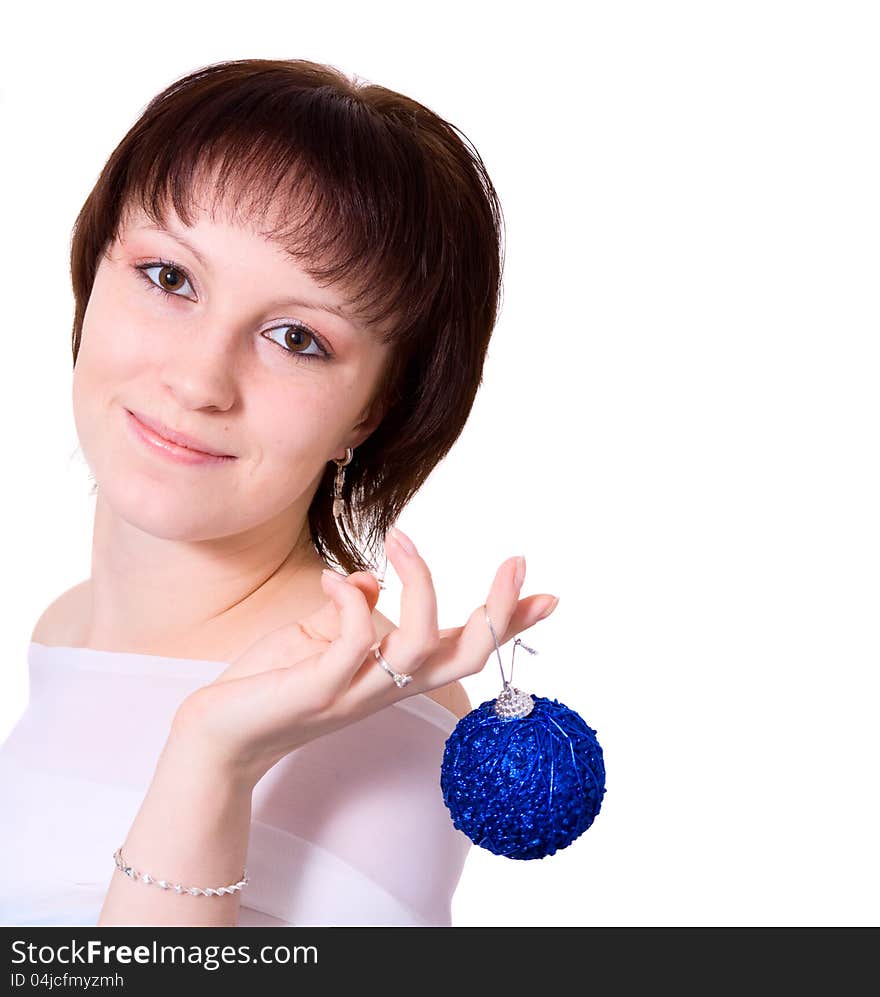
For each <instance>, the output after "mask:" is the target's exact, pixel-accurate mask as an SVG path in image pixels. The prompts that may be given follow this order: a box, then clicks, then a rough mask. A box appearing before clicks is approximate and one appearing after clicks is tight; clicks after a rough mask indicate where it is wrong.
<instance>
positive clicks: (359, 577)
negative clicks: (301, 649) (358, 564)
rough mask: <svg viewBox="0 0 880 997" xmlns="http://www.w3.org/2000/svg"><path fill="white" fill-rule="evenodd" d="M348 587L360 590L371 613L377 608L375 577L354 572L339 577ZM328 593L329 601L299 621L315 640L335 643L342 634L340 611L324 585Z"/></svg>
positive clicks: (363, 572)
mask: <svg viewBox="0 0 880 997" xmlns="http://www.w3.org/2000/svg"><path fill="white" fill-rule="evenodd" d="M339 577H340V578H342V579H343V580H344V581H345V584H346V585H353V586H354V587H355V588H357V589H359V590H360V591H361V592H362V593H363V595H364V598H365V599H366V601H367V606H368V607H369V610H370V612H371V613H372V612H373V610H374V609H375V608H376V603H377V602H378V601H379V581H378V579H377V578H376V576H375V575H373V574H372V573H371V572H369V571H353V572H352V573H351V574H350V575H339ZM322 588H324V591H325V592H327V596H328V598H327V601H326V602H324V603H322V604H321V606H320V607H319V608H318V609H316V610H315V612H314V613H310V614H309V615H308V616H305V617H303V618H302V619H301V620H298V621H297V623H298V625H299V626H300V627H301V628H302V630H303V631H304V632H305V633H307V634H308V635H309V636H310V637H313V638H314V639H315V640H326V641H334V640H336V638H337V637H338V636H339V633H340V620H339V609H338V607H337V605H336V603H335V602H334V600H333V599H332V598H331V597H330V593H329V592H328V591H327V588H326V587H325V586H323V585H322Z"/></svg>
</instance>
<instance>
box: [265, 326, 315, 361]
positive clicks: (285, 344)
mask: <svg viewBox="0 0 880 997" xmlns="http://www.w3.org/2000/svg"><path fill="white" fill-rule="evenodd" d="M274 332H280V333H281V334H282V335H281V337H280V339H281V340H282V342H278V340H277V339H275V338H273V336H272V333H274ZM260 335H261V336H265V337H266V338H267V339H270V340H271V341H272V342H273V343H278V345H279V346H280V347H281V348H282V349H283V350H286V351H287V352H288V353H292V354H293V355H294V358H295V359H297V360H299V359H300V358H302V359H303V360H326V359H329V357H330V355H331V354H330V351H329V350H327V349H326V347H325V346H324V345H323V343H322V342H321V340H320V339H319V338H318V334H317V333H316V332H313V331H312V330H311V329H310V328H309V327H308V326H307V325H306V324H305V323H304V322H295V323H293V324H291V325H277V326H275V328H274V329H267V330H266V331H265V332H262V333H260ZM304 339H306V340H307V342H306V344H305V345H306V346H309V345H314V346H317V347H318V351H319V352H318V353H303V352H302V346H303V340H304Z"/></svg>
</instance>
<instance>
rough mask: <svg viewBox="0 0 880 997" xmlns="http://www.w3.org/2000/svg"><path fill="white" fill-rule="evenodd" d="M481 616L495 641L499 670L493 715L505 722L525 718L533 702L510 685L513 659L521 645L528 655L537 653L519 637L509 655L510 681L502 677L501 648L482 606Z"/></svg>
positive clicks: (530, 710) (531, 708) (527, 695)
mask: <svg viewBox="0 0 880 997" xmlns="http://www.w3.org/2000/svg"><path fill="white" fill-rule="evenodd" d="M483 615H484V616H485V617H486V623H488V624H489V629H490V630H491V631H492V640H494V641H495V653H496V654H497V656H498V667H499V668H500V669H501V683H502V687H501V692H500V693H499V694H498V696H497V698H496V699H495V714H496V716H499V717H502V718H503V719H505V720H512V719H514V718H517V717H527V716H528V715H529V714H530V713H531V712H532V710H533V709H534V708H535V701H534V699H533V698H532V697H531V696H530V695H529V693H527V692H522V691H521V690H519V689H517V688H516V687H515V686H513V685H511V682H512V681H513V659H514V655H515V654H516V648H517V645H519V644H521V645H522V646H523V647H524V648H525V649H526V650H527V651H528V652H529V654H537V653H538V652H537V651H536V650H535V649H534V648H532V647H529V645H528V644H525V643H523V641H522V640H520V638H519V637H517V638H516V640H515V641H514V642H513V649H512V651H511V653H510V679H507V678H505V676H504V665H503V664H502V661H501V646H500V644H499V643H498V635H497V634H496V633H495V627H493V626H492V621H491V620H490V619H489V610H488V609H487V608H486V607H485V606H483Z"/></svg>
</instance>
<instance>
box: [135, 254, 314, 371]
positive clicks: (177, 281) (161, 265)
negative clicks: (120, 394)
mask: <svg viewBox="0 0 880 997" xmlns="http://www.w3.org/2000/svg"><path fill="white" fill-rule="evenodd" d="M135 269H136V270H137V271H138V272H139V274H140V275H141V276H142V277H143V279H144V280H145V281H146V283H147V287H148V288H150V289H152V290H153V291H158V292H159V294H162V295H164V296H165V297H170V298H185V297H187V296H186V295H184V294H179V293H178V291H179V289H180V288H181V287H184V286H186V285H187V284H189V285H190V290H192V284H191V283H190V278H189V275H188V274H187V272H186V270H184V269H183V267H180V266H178V265H177V264H176V263H174V262H173V261H171V260H152V261H151V262H149V263H139V264H138V265H137V266H136V267H135ZM150 270H158V271H159V274H158V276H157V278H156V279H155V280H154V279H153V277H152V276H150V273H149V272H150ZM188 300H189V299H188ZM276 332H280V333H283V335H282V336H281V337H280V339H281V340H282V341H281V342H279V341H278V340H277V339H275V338H274V337H273V336H272V333H276ZM260 335H261V336H265V337H266V339H269V340H271V342H273V343H275V344H276V345H277V346H279V347H280V348H281V349H282V350H284V351H285V352H286V353H288V354H290V355H291V356H293V358H294V359H295V360H300V359H302V360H329V359H330V358H331V357H332V356H333V353H332V352H331V351H330V350H329V349H328V348H327V346H326V345H325V344H324V342H323V340H322V339H321V337H320V336H319V335H318V334H317V333H316V332H315V331H314V330H313V329H310V328H309V327H308V326H307V325H306V324H305V323H304V322H299V321H297V322H293V323H291V324H289V325H279V326H276V327H275V328H274V329H267V330H266V332H261V333H260ZM304 338H305V339H307V340H308V341H307V342H306V344H305V345H306V346H309V345H312V344H314V345H315V346H317V348H318V352H317V353H304V352H303V349H302V347H303V339H304Z"/></svg>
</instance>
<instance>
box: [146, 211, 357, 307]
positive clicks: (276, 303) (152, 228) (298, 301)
mask: <svg viewBox="0 0 880 997" xmlns="http://www.w3.org/2000/svg"><path fill="white" fill-rule="evenodd" d="M141 227H142V228H143V229H146V230H147V231H149V232H160V233H162V234H163V235H167V236H169V237H170V238H172V239H174V241H175V242H178V243H180V245H181V246H183V247H184V249H188V250H189V251H190V252H191V253H192V254H193V256H194V257H195V258H196V259H197V260H198V261H199V263H200V264H201V265H202V266H203V267H204V268H205V269H206V270H210V269H211V265H210V263H208V261H207V260H206V259H205V257H204V256H202V254H201V253H200V252H199V251H198V250H197V249H196V247H195V246H194V245H193V244H192V243H191V242H188V241H187V240H186V239H185V238H184V237H183V236H182V235H180V234H179V233H178V232H173V231H172V230H171V229H169V228H165V227H164V226H162V225H155V224H152V223H145V224H144V225H142V226H141ZM287 305H296V306H297V307H299V308H311V309H313V310H314V311H320V312H329V313H330V314H331V315H338V316H339V317H340V318H343V319H345V320H346V321H347V322H355V319H354V317H353V316H352V315H350V314H349V313H348V312H347V311H346V310H345V309H344V308H342V307H341V306H340V305H331V304H328V303H326V302H320V301H306V300H305V299H304V298H276V299H274V300H273V301H272V303H271V307H272V308H284V307H286V306H287Z"/></svg>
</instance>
